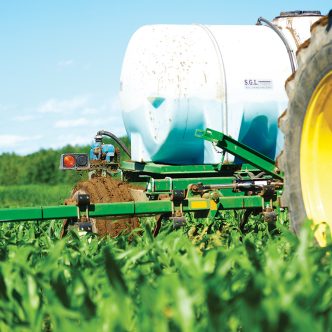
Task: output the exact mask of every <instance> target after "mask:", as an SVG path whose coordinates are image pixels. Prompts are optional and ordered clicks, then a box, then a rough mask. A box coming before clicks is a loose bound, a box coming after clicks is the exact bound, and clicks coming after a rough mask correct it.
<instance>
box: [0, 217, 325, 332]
mask: <svg viewBox="0 0 332 332" xmlns="http://www.w3.org/2000/svg"><path fill="white" fill-rule="evenodd" d="M153 227H154V220H153V218H145V219H142V220H141V228H140V229H137V230H135V232H134V233H132V234H130V235H123V236H119V237H117V238H113V239H112V238H100V237H97V236H95V235H93V234H92V235H91V234H90V235H84V236H80V235H78V234H77V233H76V232H75V231H71V232H70V233H69V234H68V236H66V237H65V238H64V239H60V231H61V221H60V222H59V221H50V222H44V223H38V222H30V223H6V224H2V225H0V229H1V239H0V260H1V264H0V331H80V332H82V331H105V332H106V331H144V332H145V331H188V332H189V331H250V332H252V331H331V330H332V328H331V327H332V311H331V309H332V278H331V275H332V255H331V248H332V247H331V245H328V246H327V247H325V248H319V247H318V246H317V245H316V244H315V241H314V237H313V231H312V230H311V228H310V225H309V224H308V225H307V226H306V227H304V229H303V231H302V233H301V234H300V235H299V236H298V237H297V236H295V235H294V234H293V233H292V232H290V231H289V230H288V225H287V220H286V218H280V219H279V220H278V222H277V224H276V225H275V226H274V227H268V225H267V224H266V223H264V222H262V221H261V220H260V219H259V218H257V217H255V218H254V217H253V218H252V219H250V221H249V223H248V224H247V225H246V227H245V229H244V231H241V230H240V228H239V225H238V221H237V218H236V216H235V215H233V213H230V212H229V213H227V214H226V215H225V216H224V219H222V220H218V221H212V220H206V219H201V220H192V219H191V218H190V216H189V218H188V223H187V225H186V226H185V227H184V228H182V229H179V230H176V231H174V230H173V228H172V225H171V224H170V223H168V222H165V223H164V225H163V227H162V230H161V232H160V234H159V235H158V236H157V237H153V235H152V230H153Z"/></svg>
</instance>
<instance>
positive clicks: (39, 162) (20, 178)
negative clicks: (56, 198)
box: [0, 137, 130, 186]
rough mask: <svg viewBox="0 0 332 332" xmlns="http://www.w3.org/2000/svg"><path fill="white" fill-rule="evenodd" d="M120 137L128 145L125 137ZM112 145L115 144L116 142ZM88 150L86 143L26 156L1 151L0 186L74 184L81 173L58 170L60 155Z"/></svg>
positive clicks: (86, 151)
mask: <svg viewBox="0 0 332 332" xmlns="http://www.w3.org/2000/svg"><path fill="white" fill-rule="evenodd" d="M121 139H122V141H123V142H124V143H125V144H126V145H127V146H129V144H130V143H129V140H128V138H127V137H123V138H121ZM104 142H105V143H110V140H107V139H105V140H104ZM112 144H113V143H112ZM114 145H115V146H117V144H114ZM89 150H90V146H88V145H86V146H71V145H67V146H65V147H63V148H61V149H41V150H39V151H38V152H34V153H31V154H29V155H27V156H20V155H17V154H15V153H3V154H1V155H0V186H8V185H21V184H22V185H23V184H49V185H55V184H74V183H76V182H78V181H79V180H81V179H82V173H81V172H76V171H72V170H71V171H62V170H60V169H59V166H60V155H61V154H62V153H68V152H73V153H89ZM83 176H84V175H83ZM85 177H86V175H85Z"/></svg>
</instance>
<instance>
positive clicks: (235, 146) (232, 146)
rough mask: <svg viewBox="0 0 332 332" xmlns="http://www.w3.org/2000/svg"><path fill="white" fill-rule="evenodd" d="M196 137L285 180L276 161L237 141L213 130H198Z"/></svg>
mask: <svg viewBox="0 0 332 332" xmlns="http://www.w3.org/2000/svg"><path fill="white" fill-rule="evenodd" d="M196 137H199V138H203V139H205V140H207V141H210V142H212V143H214V144H216V145H217V146H218V147H219V148H221V149H223V150H224V151H226V152H229V153H231V154H232V155H234V156H237V157H240V158H241V159H243V160H245V161H246V162H248V163H250V164H252V165H254V166H255V167H258V168H259V169H261V170H263V171H265V172H266V173H268V174H271V175H273V176H274V177H276V178H278V179H283V176H282V175H281V174H280V172H279V170H278V168H277V167H276V165H275V162H274V160H272V159H270V158H268V157H266V156H264V155H263V154H261V153H259V152H257V151H255V150H254V149H251V148H250V147H248V146H247V145H245V144H242V143H240V142H238V141H236V140H235V139H233V138H231V137H229V136H227V135H225V134H223V133H221V132H219V131H216V130H213V129H210V128H208V129H206V130H200V129H198V130H196Z"/></svg>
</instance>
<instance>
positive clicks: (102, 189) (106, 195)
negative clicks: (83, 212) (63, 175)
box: [62, 177, 139, 237]
mask: <svg viewBox="0 0 332 332" xmlns="http://www.w3.org/2000/svg"><path fill="white" fill-rule="evenodd" d="M78 194H89V195H90V201H91V203H92V204H94V203H111V202H129V201H133V198H132V196H131V194H130V186H129V185H128V183H126V182H121V181H118V180H116V179H113V178H110V177H95V178H92V179H90V180H88V181H82V182H79V183H78V184H77V185H76V186H75V187H74V189H73V190H72V195H71V197H70V198H69V199H67V200H66V201H65V204H66V205H75V204H76V199H77V195H78ZM68 226H70V221H69V220H66V221H65V222H64V225H63V230H62V236H64V235H65V234H66V233H67V229H68ZM137 227H139V220H138V218H137V217H125V218H120V219H114V218H111V217H100V218H96V219H95V220H94V231H95V232H96V233H97V234H98V235H100V236H105V235H109V236H111V237H116V236H118V235H119V234H120V233H126V234H128V233H130V232H131V231H132V230H133V229H135V228H137Z"/></svg>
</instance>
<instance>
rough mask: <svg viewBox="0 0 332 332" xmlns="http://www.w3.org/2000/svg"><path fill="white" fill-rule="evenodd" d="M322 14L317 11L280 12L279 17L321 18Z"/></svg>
mask: <svg viewBox="0 0 332 332" xmlns="http://www.w3.org/2000/svg"><path fill="white" fill-rule="evenodd" d="M321 15H322V13H321V12H320V11H319V10H292V11H287V12H281V13H280V15H279V16H277V17H276V18H280V17H295V16H321Z"/></svg>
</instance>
